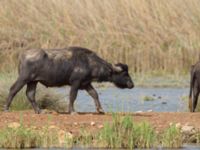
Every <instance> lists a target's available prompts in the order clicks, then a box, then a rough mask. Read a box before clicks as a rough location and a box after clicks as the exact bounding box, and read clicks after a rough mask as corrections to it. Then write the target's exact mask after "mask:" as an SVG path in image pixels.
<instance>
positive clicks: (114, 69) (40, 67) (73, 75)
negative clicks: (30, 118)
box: [4, 47, 134, 113]
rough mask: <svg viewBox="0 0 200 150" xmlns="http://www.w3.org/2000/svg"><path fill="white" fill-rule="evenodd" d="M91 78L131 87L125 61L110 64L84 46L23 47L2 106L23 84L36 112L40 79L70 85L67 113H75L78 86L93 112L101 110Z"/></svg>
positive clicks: (45, 82)
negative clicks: (93, 108)
mask: <svg viewBox="0 0 200 150" xmlns="http://www.w3.org/2000/svg"><path fill="white" fill-rule="evenodd" d="M92 81H97V82H103V81H109V82H112V83H114V84H115V85H116V86H117V87H119V88H130V89H131V88H133V87H134V84H133V82H132V80H131V78H130V76H129V73H128V66H127V65H126V64H121V63H118V64H116V65H111V64H110V63H108V62H106V61H105V60H103V59H101V58H100V57H98V56H97V55H96V54H95V53H94V52H92V51H90V50H88V49H86V48H81V47H69V48H65V49H34V50H27V51H25V52H24V53H23V54H22V55H21V57H20V63H19V77H18V79H17V81H16V82H15V83H14V84H13V85H12V87H11V88H10V92H9V95H8V98H7V101H6V105H5V108H4V109H5V111H8V109H9V106H10V104H11V102H12V100H13V97H14V96H15V95H16V94H17V92H18V91H19V90H20V89H22V87H23V86H24V85H27V89H26V95H27V98H28V100H29V101H30V103H31V104H32V106H33V108H34V110H35V112H36V113H40V112H41V110H40V109H39V107H38V105H37V104H36V101H35V92H36V86H37V83H38V82H40V83H41V84H43V85H45V86H46V87H55V86H57V87H59V86H64V85H70V86H71V89H70V98H69V99H70V102H69V112H70V113H75V110H74V107H73V104H74V101H75V99H76V97H77V93H78V90H79V89H82V90H86V91H87V92H88V94H89V95H90V96H91V97H92V98H93V99H94V102H95V105H96V109H97V112H99V113H103V109H102V107H101V104H100V102H99V98H98V94H97V92H96V90H95V89H94V87H93V86H92V84H91V82H92Z"/></svg>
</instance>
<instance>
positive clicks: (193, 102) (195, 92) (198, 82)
mask: <svg viewBox="0 0 200 150" xmlns="http://www.w3.org/2000/svg"><path fill="white" fill-rule="evenodd" d="M190 74H191V79H190V93H189V109H190V112H194V111H195V108H196V106H197V101H198V97H199V92H200V62H197V63H196V64H195V65H192V66H191V70H190Z"/></svg>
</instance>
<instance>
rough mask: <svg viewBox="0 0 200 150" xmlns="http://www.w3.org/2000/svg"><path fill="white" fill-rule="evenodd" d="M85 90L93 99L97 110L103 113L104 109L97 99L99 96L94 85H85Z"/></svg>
mask: <svg viewBox="0 0 200 150" xmlns="http://www.w3.org/2000/svg"><path fill="white" fill-rule="evenodd" d="M86 91H87V92H88V94H89V95H90V96H91V97H92V98H93V99H94V103H95V106H96V110H97V112H98V113H104V111H103V109H102V107H101V103H100V101H99V96H98V94H97V91H96V90H95V89H94V87H93V86H92V85H91V84H90V85H89V86H87V88H86Z"/></svg>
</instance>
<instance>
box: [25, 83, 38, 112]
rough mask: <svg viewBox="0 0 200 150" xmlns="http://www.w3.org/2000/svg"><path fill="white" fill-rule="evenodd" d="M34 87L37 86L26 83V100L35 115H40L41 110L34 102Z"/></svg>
mask: <svg viewBox="0 0 200 150" xmlns="http://www.w3.org/2000/svg"><path fill="white" fill-rule="evenodd" d="M36 86H37V82H30V83H27V89H26V96H27V98H28V100H29V101H30V103H31V105H32V106H33V109H34V111H35V113H37V114H39V113H41V110H40V108H39V107H38V105H37V103H36V101H35V92H36Z"/></svg>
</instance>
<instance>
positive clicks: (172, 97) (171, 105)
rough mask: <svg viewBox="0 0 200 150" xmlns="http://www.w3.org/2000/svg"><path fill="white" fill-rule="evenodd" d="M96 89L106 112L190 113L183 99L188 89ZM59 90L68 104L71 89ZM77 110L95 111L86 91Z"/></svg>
mask: <svg viewBox="0 0 200 150" xmlns="http://www.w3.org/2000/svg"><path fill="white" fill-rule="evenodd" d="M96 89H97V92H98V93H99V98H100V102H101V104H102V107H103V109H104V111H105V112H136V111H149V110H152V111H155V112H184V111H188V110H187V104H188V102H187V99H185V100H183V98H182V97H186V96H187V95H188V93H189V89H188V88H134V89H131V90H130V89H117V88H115V87H109V88H96ZM57 90H58V92H59V93H62V94H65V101H66V102H67V103H68V93H69V88H60V89H57ZM144 96H148V97H153V98H154V100H152V101H144V100H143V97H144ZM75 109H76V111H78V112H93V111H95V106H94V101H93V100H92V98H91V97H90V96H89V95H88V94H87V93H86V92H85V91H79V93H78V97H77V99H76V101H75Z"/></svg>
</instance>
